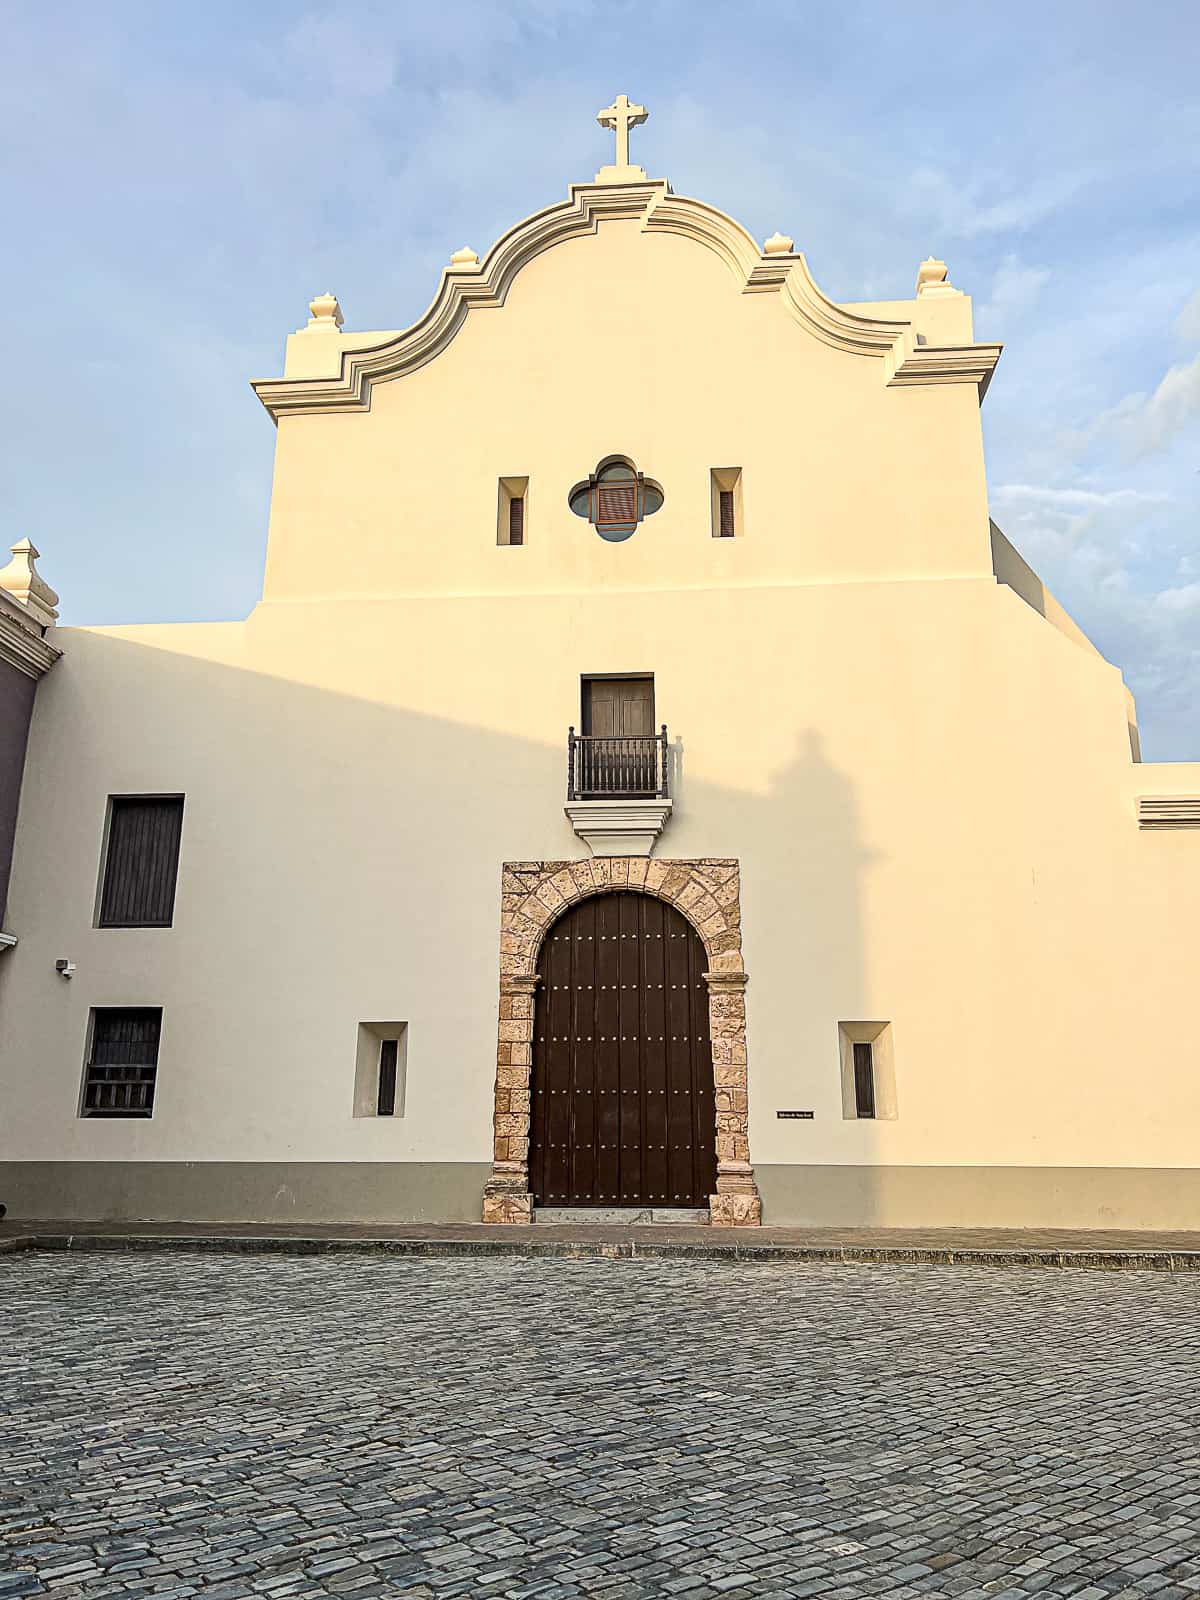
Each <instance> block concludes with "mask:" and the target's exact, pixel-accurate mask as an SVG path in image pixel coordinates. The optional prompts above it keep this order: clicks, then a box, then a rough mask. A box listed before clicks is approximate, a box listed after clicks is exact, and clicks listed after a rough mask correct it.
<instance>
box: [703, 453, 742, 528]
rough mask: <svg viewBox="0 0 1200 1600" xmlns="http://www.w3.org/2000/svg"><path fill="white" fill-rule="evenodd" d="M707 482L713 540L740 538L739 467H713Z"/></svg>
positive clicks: (740, 476)
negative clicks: (710, 504)
mask: <svg viewBox="0 0 1200 1600" xmlns="http://www.w3.org/2000/svg"><path fill="white" fill-rule="evenodd" d="M709 480H710V481H709V491H710V498H711V502H712V536H713V538H714V539H737V538H740V537H741V534H742V531H743V524H742V469H741V467H714V468H713V469H712V471H711V472H710V473H709Z"/></svg>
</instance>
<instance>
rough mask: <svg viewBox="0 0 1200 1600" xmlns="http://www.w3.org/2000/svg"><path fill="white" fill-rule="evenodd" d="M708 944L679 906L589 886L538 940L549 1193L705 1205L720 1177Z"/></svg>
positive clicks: (537, 1179) (536, 1182) (536, 1101)
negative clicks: (592, 891) (590, 891)
mask: <svg viewBox="0 0 1200 1600" xmlns="http://www.w3.org/2000/svg"><path fill="white" fill-rule="evenodd" d="M705 965H706V962H705V955H704V946H703V945H702V944H701V942H700V938H699V935H698V934H697V933H696V931H695V929H694V928H693V927H692V926H691V924H690V923H689V922H687V921H686V919H685V918H684V917H682V916H681V915H680V913H679V912H678V911H676V910H675V909H674V907H673V906H668V905H666V904H665V903H664V902H663V901H661V900H656V899H655V898H654V897H653V896H650V895H641V894H636V893H633V892H632V891H624V892H623V891H614V892H613V893H611V894H606V895H598V896H596V897H594V898H592V899H588V900H583V901H581V902H580V903H579V904H578V905H577V906H573V907H572V908H571V910H569V911H568V912H566V913H565V914H564V915H563V916H562V917H561V918H560V919H559V921H558V922H556V923H555V924H554V926H553V927H552V928H551V929H550V932H549V933H548V934H547V935H546V939H545V942H544V943H543V945H542V951H541V957H540V960H539V963H538V972H539V975H540V977H541V980H542V981H541V983H540V984H539V986H538V991H537V1001H536V1010H535V1022H534V1041H533V1104H532V1127H531V1138H530V1154H529V1170H530V1186H531V1188H532V1190H533V1194H534V1199H535V1202H536V1204H538V1205H543V1206H704V1205H707V1204H708V1197H709V1195H710V1194H711V1193H712V1192H713V1190H714V1189H715V1187H716V1130H715V1115H714V1112H715V1107H714V1090H713V1069H712V1046H711V1044H710V1042H709V1034H708V991H707V987H706V985H705V982H704V976H703V974H704V969H705Z"/></svg>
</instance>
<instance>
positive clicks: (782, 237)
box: [763, 233, 796, 256]
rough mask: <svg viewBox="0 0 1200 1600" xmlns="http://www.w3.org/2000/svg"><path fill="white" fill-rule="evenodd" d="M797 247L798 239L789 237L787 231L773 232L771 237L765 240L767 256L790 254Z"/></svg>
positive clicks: (764, 247)
mask: <svg viewBox="0 0 1200 1600" xmlns="http://www.w3.org/2000/svg"><path fill="white" fill-rule="evenodd" d="M795 248H796V241H795V240H794V239H789V238H788V236H787V234H786V233H773V234H772V235H771V237H770V238H769V239H764V240H763V255H765V256H790V255H791V253H792V251H793V250H794V249H795Z"/></svg>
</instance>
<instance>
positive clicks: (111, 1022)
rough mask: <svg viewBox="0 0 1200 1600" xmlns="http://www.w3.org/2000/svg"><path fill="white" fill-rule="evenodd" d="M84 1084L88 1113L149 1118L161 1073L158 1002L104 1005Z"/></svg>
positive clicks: (95, 1021)
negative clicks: (127, 1006) (159, 1073)
mask: <svg viewBox="0 0 1200 1600" xmlns="http://www.w3.org/2000/svg"><path fill="white" fill-rule="evenodd" d="M91 1031H92V1037H91V1045H90V1048H89V1050H88V1062H87V1070H86V1072H85V1074H84V1082H83V1105H82V1106H81V1108H80V1115H81V1116H84V1117H149V1116H151V1115H152V1114H153V1112H154V1086H155V1081H156V1079H157V1077H158V1041H159V1036H160V1034H161V1032H162V1009H161V1007H158V1006H138V1007H136V1008H124V1007H121V1008H118V1007H116V1006H103V1007H98V1008H97V1009H96V1010H95V1011H93V1012H92V1030H91Z"/></svg>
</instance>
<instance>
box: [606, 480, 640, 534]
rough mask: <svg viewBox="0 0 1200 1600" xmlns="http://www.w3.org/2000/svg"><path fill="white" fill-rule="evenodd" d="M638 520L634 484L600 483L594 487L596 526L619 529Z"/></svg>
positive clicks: (636, 493) (636, 494)
mask: <svg viewBox="0 0 1200 1600" xmlns="http://www.w3.org/2000/svg"><path fill="white" fill-rule="evenodd" d="M637 520H638V490H637V484H636V483H601V484H598V485H597V487H596V526H597V527H598V528H612V527H621V526H623V525H625V524H626V523H630V522H636V521H637Z"/></svg>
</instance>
